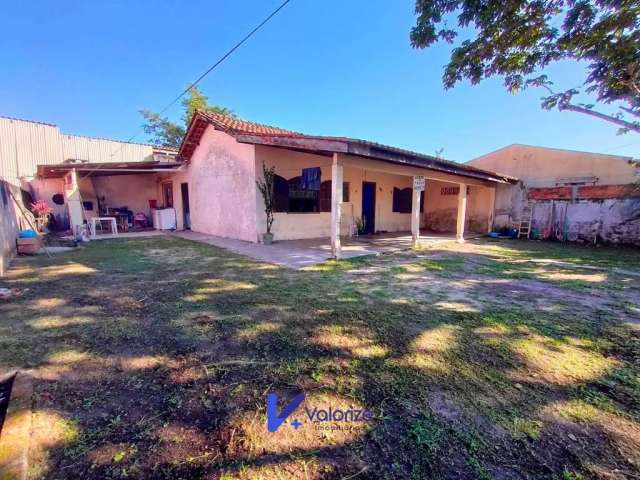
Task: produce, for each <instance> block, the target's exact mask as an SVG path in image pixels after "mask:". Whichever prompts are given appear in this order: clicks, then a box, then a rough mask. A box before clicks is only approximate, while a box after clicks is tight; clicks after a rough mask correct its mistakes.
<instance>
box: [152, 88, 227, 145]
mask: <svg viewBox="0 0 640 480" xmlns="http://www.w3.org/2000/svg"><path fill="white" fill-rule="evenodd" d="M182 108H183V109H184V113H183V114H182V124H179V123H175V122H172V121H171V120H169V119H168V118H167V117H163V116H161V115H160V114H158V113H155V112H152V111H150V110H140V114H141V115H142V116H143V117H144V120H145V123H144V124H143V125H142V128H143V129H144V132H145V133H146V134H147V135H150V138H149V142H151V143H152V144H154V145H160V146H163V147H173V148H178V147H180V144H181V143H182V139H183V138H184V135H185V133H186V130H187V126H188V125H189V122H190V121H191V118H192V117H193V115H194V113H196V111H197V110H202V111H205V112H213V113H220V114H223V115H227V116H230V117H235V114H234V113H233V111H232V110H229V109H228V108H226V107H220V106H218V105H209V99H208V98H207V96H206V95H204V94H203V93H202V92H201V91H200V90H199V89H198V87H191V88H190V89H189V93H188V94H187V96H186V97H185V98H184V99H183V100H182Z"/></svg>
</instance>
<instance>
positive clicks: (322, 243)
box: [173, 231, 455, 270]
mask: <svg viewBox="0 0 640 480" xmlns="http://www.w3.org/2000/svg"><path fill="white" fill-rule="evenodd" d="M173 235H176V236H178V237H181V238H185V239H187V240H193V241H196V242H202V243H206V244H209V245H213V246H216V247H220V248H225V249H227V250H230V251H232V252H234V253H238V254H240V255H245V256H247V257H250V258H254V259H256V260H261V261H264V262H268V263H274V264H276V265H280V266H283V267H287V268H293V269H297V270H299V269H302V268H305V267H311V266H313V265H317V264H318V263H322V262H324V261H326V260H328V259H329V258H331V244H330V241H329V239H328V238H313V239H305V240H283V241H276V242H274V243H273V244H272V245H263V244H260V243H251V242H245V241H243V240H235V239H231V238H222V237H217V236H214V235H207V234H205V233H198V232H192V231H179V232H174V233H173ZM341 240H342V258H353V257H360V256H363V255H379V254H380V253H389V252H399V251H402V250H408V249H410V248H411V235H410V234H408V233H406V232H398V233H386V234H378V235H364V236H360V237H351V238H342V239H341ZM452 241H455V236H454V235H451V234H436V233H432V234H426V235H421V237H420V243H421V245H432V244H437V243H444V242H452Z"/></svg>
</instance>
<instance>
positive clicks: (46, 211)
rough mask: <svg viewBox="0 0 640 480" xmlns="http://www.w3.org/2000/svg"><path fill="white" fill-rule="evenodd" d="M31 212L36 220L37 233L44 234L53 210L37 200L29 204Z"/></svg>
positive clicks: (42, 201) (45, 203)
mask: <svg viewBox="0 0 640 480" xmlns="http://www.w3.org/2000/svg"><path fill="white" fill-rule="evenodd" d="M31 211H32V212H33V215H34V216H35V218H36V227H37V228H38V231H39V232H43V233H44V232H45V231H46V229H47V226H48V225H49V218H50V215H51V214H52V213H53V208H51V207H50V206H49V204H48V203H47V202H45V201H44V200H38V201H37V202H34V203H32V204H31Z"/></svg>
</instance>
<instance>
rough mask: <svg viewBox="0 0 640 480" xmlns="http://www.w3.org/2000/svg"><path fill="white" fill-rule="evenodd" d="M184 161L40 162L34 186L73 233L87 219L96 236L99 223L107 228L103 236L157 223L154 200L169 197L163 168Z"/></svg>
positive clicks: (168, 169) (173, 168)
mask: <svg viewBox="0 0 640 480" xmlns="http://www.w3.org/2000/svg"><path fill="white" fill-rule="evenodd" d="M180 166H181V163H175V162H160V161H154V162H117V163H115V162H114V163H65V164H55V165H38V175H37V178H36V179H35V180H34V181H32V182H30V187H31V189H32V190H33V192H34V193H35V197H36V198H37V199H38V200H45V201H47V203H48V204H49V205H51V206H52V207H53V209H54V217H57V218H59V219H61V220H58V221H57V223H59V224H60V227H63V228H60V229H61V230H70V231H71V232H72V233H73V235H74V236H75V235H76V234H77V233H78V229H79V228H80V227H82V226H83V225H88V227H89V230H90V231H91V232H92V234H93V235H92V236H93V237H94V238H96V237H97V236H96V235H95V233H96V231H95V230H96V229H99V230H100V233H103V235H100V238H113V237H116V236H118V235H123V234H124V235H128V236H131V235H134V234H136V233H141V232H139V231H140V230H145V229H147V230H149V229H151V228H152V227H153V222H152V205H156V206H158V207H162V206H164V204H165V203H166V202H167V200H166V199H163V191H162V186H161V182H160V177H159V174H161V173H167V172H174V171H176V170H177V169H178V168H179V167H180ZM139 214H142V215H144V218H145V220H144V221H142V220H141V221H140V222H139V223H137V222H136V223H134V221H133V216H135V215H139ZM139 218H142V217H139ZM96 226H98V227H97V228H96Z"/></svg>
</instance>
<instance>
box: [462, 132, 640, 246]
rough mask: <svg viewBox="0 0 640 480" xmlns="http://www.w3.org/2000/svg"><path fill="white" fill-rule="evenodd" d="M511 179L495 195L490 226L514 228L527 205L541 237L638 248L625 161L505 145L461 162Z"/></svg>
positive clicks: (630, 165) (636, 214)
mask: <svg viewBox="0 0 640 480" xmlns="http://www.w3.org/2000/svg"><path fill="white" fill-rule="evenodd" d="M467 165H470V166H473V167H478V168H485V169H489V170H493V171H496V172H500V173H504V174H508V175H512V176H515V177H517V178H518V179H519V180H520V181H521V182H520V183H519V184H518V185H517V186H512V187H509V188H500V189H498V191H497V194H496V202H495V225H496V227H497V228H500V227H509V226H517V225H518V223H519V221H520V219H521V216H522V210H523V207H524V206H525V204H527V203H528V202H533V203H532V204H533V217H532V225H531V226H532V229H534V230H535V233H536V234H537V235H539V236H541V237H542V238H556V239H560V240H581V241H587V242H597V241H608V242H614V243H633V244H640V198H639V197H640V192H638V190H637V189H635V188H634V187H633V186H632V184H633V183H634V182H636V181H637V179H638V174H639V172H640V169H639V165H638V163H637V162H635V161H634V160H633V159H632V158H631V157H624V156H618V155H605V154H600V153H590V152H579V151H574V150H561V149H556V148H546V147H536V146H530V145H519V144H515V145H509V146H508V147H504V148H501V149H499V150H496V151H494V152H491V153H488V154H486V155H483V156H481V157H478V158H476V159H474V160H471V161H469V162H467Z"/></svg>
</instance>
